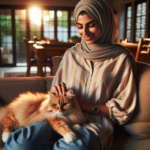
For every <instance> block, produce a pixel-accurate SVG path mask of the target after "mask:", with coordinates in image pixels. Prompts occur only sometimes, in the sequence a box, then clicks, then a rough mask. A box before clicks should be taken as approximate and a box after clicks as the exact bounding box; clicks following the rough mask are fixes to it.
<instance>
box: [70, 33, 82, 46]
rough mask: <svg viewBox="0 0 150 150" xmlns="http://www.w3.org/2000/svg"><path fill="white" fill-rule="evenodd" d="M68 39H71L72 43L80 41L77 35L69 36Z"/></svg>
mask: <svg viewBox="0 0 150 150" xmlns="http://www.w3.org/2000/svg"><path fill="white" fill-rule="evenodd" d="M69 39H70V40H71V41H72V43H73V44H76V43H80V42H81V37H79V36H77V35H74V36H71V37H70V38H69Z"/></svg>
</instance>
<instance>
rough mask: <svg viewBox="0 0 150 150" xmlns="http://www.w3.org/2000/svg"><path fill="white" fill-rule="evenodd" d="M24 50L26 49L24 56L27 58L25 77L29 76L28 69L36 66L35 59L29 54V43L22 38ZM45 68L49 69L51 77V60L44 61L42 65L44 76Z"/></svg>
mask: <svg viewBox="0 0 150 150" xmlns="http://www.w3.org/2000/svg"><path fill="white" fill-rule="evenodd" d="M23 41H24V44H25V48H26V56H27V73H26V76H30V68H31V67H32V66H37V59H36V58H34V57H33V53H31V51H30V48H29V43H28V39H27V38H23ZM46 66H48V67H50V69H51V75H53V64H52V62H51V60H45V62H44V63H43V67H45V76H46Z"/></svg>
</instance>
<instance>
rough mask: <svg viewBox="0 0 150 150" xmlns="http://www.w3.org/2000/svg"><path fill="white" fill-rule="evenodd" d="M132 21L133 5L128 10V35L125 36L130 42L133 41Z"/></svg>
mask: <svg viewBox="0 0 150 150" xmlns="http://www.w3.org/2000/svg"><path fill="white" fill-rule="evenodd" d="M131 20H132V7H131V5H128V6H127V10H126V34H125V35H126V38H127V39H128V41H131Z"/></svg>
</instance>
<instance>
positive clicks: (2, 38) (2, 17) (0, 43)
mask: <svg viewBox="0 0 150 150" xmlns="http://www.w3.org/2000/svg"><path fill="white" fill-rule="evenodd" d="M12 43H13V41H12V16H11V9H0V54H1V62H0V64H3V65H6V64H13V44H12Z"/></svg>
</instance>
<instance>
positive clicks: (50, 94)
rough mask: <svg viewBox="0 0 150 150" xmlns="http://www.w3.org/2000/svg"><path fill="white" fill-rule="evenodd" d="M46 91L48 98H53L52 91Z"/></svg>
mask: <svg viewBox="0 0 150 150" xmlns="http://www.w3.org/2000/svg"><path fill="white" fill-rule="evenodd" d="M47 92H48V94H49V96H50V98H53V97H54V96H55V94H54V93H52V92H50V91H47Z"/></svg>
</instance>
